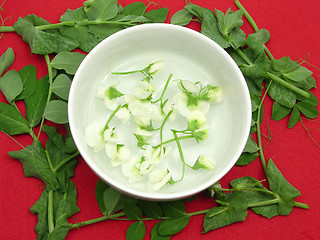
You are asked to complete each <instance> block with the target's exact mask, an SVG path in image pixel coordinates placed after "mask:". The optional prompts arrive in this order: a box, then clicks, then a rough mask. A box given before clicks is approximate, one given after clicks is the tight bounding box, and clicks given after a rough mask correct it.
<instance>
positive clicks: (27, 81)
mask: <svg viewBox="0 0 320 240" xmlns="http://www.w3.org/2000/svg"><path fill="white" fill-rule="evenodd" d="M18 73H19V76H20V79H21V82H22V84H23V90H22V92H21V94H20V95H19V96H18V97H17V98H16V100H22V99H26V98H28V97H30V96H31V95H32V94H33V93H34V92H35V90H36V88H37V69H36V67H35V66H33V65H27V66H25V67H24V68H22V69H20V70H19V72H18Z"/></svg>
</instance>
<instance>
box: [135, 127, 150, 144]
mask: <svg viewBox="0 0 320 240" xmlns="http://www.w3.org/2000/svg"><path fill="white" fill-rule="evenodd" d="M134 135H135V136H136V138H137V139H138V140H139V141H140V142H142V143H147V142H148V140H149V139H150V138H151V137H152V135H153V133H152V132H150V131H148V130H146V129H142V128H140V127H138V128H137V129H136V131H135V132H134Z"/></svg>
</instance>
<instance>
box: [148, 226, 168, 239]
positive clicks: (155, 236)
mask: <svg viewBox="0 0 320 240" xmlns="http://www.w3.org/2000/svg"><path fill="white" fill-rule="evenodd" d="M160 224H161V222H157V223H156V224H155V225H154V226H153V228H152V230H151V240H169V239H170V238H171V236H162V235H160V233H159V226H160Z"/></svg>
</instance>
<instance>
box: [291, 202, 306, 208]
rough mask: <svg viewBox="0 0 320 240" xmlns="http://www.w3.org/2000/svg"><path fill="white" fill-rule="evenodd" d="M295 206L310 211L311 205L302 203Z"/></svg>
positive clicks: (295, 203) (296, 203)
mask: <svg viewBox="0 0 320 240" xmlns="http://www.w3.org/2000/svg"><path fill="white" fill-rule="evenodd" d="M294 206H295V207H298V208H302V209H309V205H308V204H305V203H301V202H294Z"/></svg>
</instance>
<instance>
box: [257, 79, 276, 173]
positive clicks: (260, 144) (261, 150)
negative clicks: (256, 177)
mask: <svg viewBox="0 0 320 240" xmlns="http://www.w3.org/2000/svg"><path fill="white" fill-rule="evenodd" d="M271 84H272V82H271V83H270V84H269V86H268V88H267V89H266V91H265V93H264V95H263V97H262V99H261V102H260V105H259V107H258V116H257V138H258V146H259V152H260V160H261V164H262V167H263V169H264V172H265V173H266V171H267V164H266V160H265V158H264V154H263V147H262V141H261V131H260V116H261V109H262V106H263V101H264V99H265V97H266V96H267V93H268V90H269V87H270V86H271Z"/></svg>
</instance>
